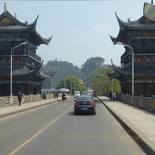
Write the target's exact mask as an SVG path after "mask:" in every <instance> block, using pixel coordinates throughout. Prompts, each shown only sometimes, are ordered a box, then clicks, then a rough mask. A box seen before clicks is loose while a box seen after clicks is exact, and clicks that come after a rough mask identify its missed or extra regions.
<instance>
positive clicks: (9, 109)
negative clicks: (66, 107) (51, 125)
mask: <svg viewBox="0 0 155 155" xmlns="http://www.w3.org/2000/svg"><path fill="white" fill-rule="evenodd" d="M69 97H70V96H67V98H69ZM60 100H61V97H59V98H58V99H57V98H52V99H47V100H44V99H42V100H40V101H36V102H30V103H21V106H19V105H12V106H11V105H10V106H4V107H1V108H0V118H3V117H6V116H10V115H13V114H16V113H20V112H23V111H27V110H30V109H34V108H37V107H41V106H44V105H47V104H51V103H53V102H56V101H60Z"/></svg>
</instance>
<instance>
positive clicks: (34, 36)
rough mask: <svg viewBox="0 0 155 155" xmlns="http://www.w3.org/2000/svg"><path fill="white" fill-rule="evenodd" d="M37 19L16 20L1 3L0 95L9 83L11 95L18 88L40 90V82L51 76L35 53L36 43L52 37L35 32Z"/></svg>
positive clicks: (4, 93)
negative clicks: (30, 21) (45, 37)
mask: <svg viewBox="0 0 155 155" xmlns="http://www.w3.org/2000/svg"><path fill="white" fill-rule="evenodd" d="M37 20H38V17H37V18H36V19H35V21H34V22H33V23H32V24H28V23H27V22H25V23H22V22H20V21H19V20H18V19H17V18H16V17H14V16H13V15H11V14H10V13H9V12H8V11H7V10H6V3H5V6H4V12H3V13H2V14H1V15H0V96H9V95H11V94H10V90H11V88H10V85H12V94H13V95H17V93H18V92H19V91H22V93H23V94H25V95H29V94H37V93H41V85H42V82H43V81H44V80H45V79H47V78H49V79H50V78H52V76H53V75H50V74H49V75H48V74H47V73H46V72H44V71H43V69H42V64H43V61H42V60H41V57H39V56H38V55H37V47H38V46H39V45H41V44H45V45H48V44H49V42H50V41H51V39H52V37H50V38H49V39H44V38H42V37H41V36H40V35H39V33H38V32H37V31H36V24H37ZM24 43H25V44H24ZM22 44H23V45H22ZM11 57H12V60H11ZM11 61H12V62H11ZM11 64H12V73H11ZM11 77H12V84H11Z"/></svg>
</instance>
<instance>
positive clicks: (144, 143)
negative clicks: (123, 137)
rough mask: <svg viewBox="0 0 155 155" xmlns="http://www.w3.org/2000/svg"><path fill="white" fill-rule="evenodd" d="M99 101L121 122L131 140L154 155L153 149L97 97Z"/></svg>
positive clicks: (150, 154)
mask: <svg viewBox="0 0 155 155" xmlns="http://www.w3.org/2000/svg"><path fill="white" fill-rule="evenodd" d="M98 99H99V101H100V102H101V103H102V104H103V105H104V106H105V107H106V108H107V110H108V111H109V112H110V113H111V114H112V115H113V116H114V118H115V119H116V120H117V121H118V122H119V123H120V124H121V126H122V127H123V128H124V129H125V130H126V132H127V133H128V134H129V135H130V136H131V137H132V138H133V140H134V141H135V142H136V143H137V144H138V145H139V146H140V147H141V148H142V149H143V151H144V152H145V153H147V154H149V155H155V151H154V150H153V148H151V147H150V146H149V145H148V144H147V143H146V142H145V141H144V140H143V139H142V138H141V137H140V136H139V135H138V134H137V133H136V132H135V131H134V130H132V129H131V128H130V127H129V126H128V125H127V124H126V123H125V122H124V121H123V120H122V119H121V118H120V117H119V116H118V115H117V114H116V113H114V112H113V111H112V110H111V109H110V108H109V107H108V106H107V105H106V104H104V102H103V101H102V100H101V99H100V98H98Z"/></svg>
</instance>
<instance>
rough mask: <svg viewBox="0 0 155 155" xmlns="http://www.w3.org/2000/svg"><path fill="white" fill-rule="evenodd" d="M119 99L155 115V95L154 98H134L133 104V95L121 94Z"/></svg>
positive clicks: (141, 96)
mask: <svg viewBox="0 0 155 155" xmlns="http://www.w3.org/2000/svg"><path fill="white" fill-rule="evenodd" d="M117 99H118V100H119V101H121V102H123V103H126V104H130V105H133V106H135V107H137V108H141V109H144V110H146V111H150V112H153V113H155V95H153V96H152V97H144V96H143V95H140V96H133V103H132V96H131V95H123V94H119V95H118V97H117Z"/></svg>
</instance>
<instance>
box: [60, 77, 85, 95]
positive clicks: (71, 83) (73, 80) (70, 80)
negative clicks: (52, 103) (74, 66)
mask: <svg viewBox="0 0 155 155" xmlns="http://www.w3.org/2000/svg"><path fill="white" fill-rule="evenodd" d="M63 87H65V88H67V89H69V90H70V93H71V94H74V92H75V91H76V90H78V91H80V92H82V91H84V90H85V86H84V85H83V84H82V83H81V79H80V78H79V77H78V76H67V77H65V78H63V79H62V80H61V82H60V84H59V85H58V86H57V89H60V88H63Z"/></svg>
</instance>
